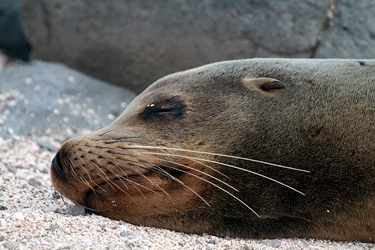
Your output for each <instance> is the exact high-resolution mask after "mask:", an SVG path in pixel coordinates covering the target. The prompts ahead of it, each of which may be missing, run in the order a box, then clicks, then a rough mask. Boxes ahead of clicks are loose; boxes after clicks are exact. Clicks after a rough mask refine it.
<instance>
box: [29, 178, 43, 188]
mask: <svg viewBox="0 0 375 250" xmlns="http://www.w3.org/2000/svg"><path fill="white" fill-rule="evenodd" d="M29 185H30V186H33V187H40V186H42V183H41V182H40V181H38V180H37V179H35V178H30V180H29Z"/></svg>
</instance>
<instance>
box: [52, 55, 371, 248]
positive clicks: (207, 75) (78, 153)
mask: <svg viewBox="0 0 375 250" xmlns="http://www.w3.org/2000/svg"><path fill="white" fill-rule="evenodd" d="M275 82H276V84H275ZM279 82H281V83H280V84H283V83H284V84H285V87H283V85H278V83H279ZM175 100H177V102H176V101H175ZM150 104H156V105H155V106H156V107H157V108H159V109H161V108H162V110H163V111H162V112H160V110H156V111H155V112H154V110H155V106H152V105H151V106H149V107H147V105H150ZM179 105H181V107H180V106H179ZM168 108H170V109H168ZM374 117H375V61H371V60H365V61H362V62H361V63H360V62H358V61H355V60H299V59H293V60H291V59H253V60H239V61H229V62H222V63H215V64H211V65H207V66H203V67H200V68H196V69H192V70H188V71H184V72H180V73H176V74H172V75H169V76H167V77H165V78H163V79H161V80H159V81H157V82H155V83H154V84H153V85H151V86H150V87H149V88H148V89H146V90H145V91H144V92H143V93H142V94H140V95H139V96H138V97H137V98H136V99H135V100H134V101H133V102H132V103H131V104H130V106H129V107H128V108H127V109H126V110H125V111H124V113H123V114H122V115H121V116H120V117H119V118H118V119H117V120H116V121H115V122H113V123H112V124H110V125H109V126H108V127H106V128H103V129H102V130H100V131H97V132H95V133H92V134H89V135H87V136H83V137H79V138H75V139H72V140H69V141H67V142H66V143H64V145H63V146H62V147H61V149H60V151H59V153H58V155H59V157H60V158H61V160H55V161H54V162H55V163H54V164H53V165H55V166H52V168H51V178H52V183H53V185H54V186H55V188H56V189H57V190H58V191H59V192H60V193H61V194H62V195H64V196H66V197H67V198H69V199H71V200H72V201H73V202H76V203H78V204H80V205H82V206H85V207H87V208H89V209H91V210H93V211H94V212H96V213H98V214H102V215H104V216H108V217H109V218H113V219H119V220H124V221H127V222H130V223H134V224H141V225H147V226H155V227H162V228H168V229H172V230H178V231H184V232H193V233H210V234H216V235H224V236H227V235H229V236H239V237H250V238H275V237H314V238H326V239H334V240H359V241H374V239H375V216H374V214H375V202H374V201H375V192H374V187H375V133H374V132H375V118H374ZM134 145H145V146H163V147H170V148H182V149H187V150H196V151H204V152H213V153H220V154H226V155H235V156H240V157H246V158H251V159H255V160H262V161H266V162H271V163H275V164H281V165H284V166H288V167H293V168H299V169H304V170H307V171H310V172H301V171H294V170H290V169H283V168H278V167H275V166H269V165H265V164H260V163H254V162H249V161H245V160H240V159H234V158H228V157H223V156H214V155H202V154H196V153H192V152H183V151H173V150H166V149H140V148H134V147H133V146H134ZM150 152H151V153H165V154H167V155H164V156H161V155H155V154H154V155H150V154H148V153H150ZM171 154H179V155H183V156H184V157H175V156H172V155H171ZM185 156H188V157H196V158H204V159H207V160H212V161H219V162H222V163H224V164H230V165H235V166H238V167H241V168H244V169H248V170H250V171H254V172H256V173H259V174H263V175H266V176H268V177H270V178H273V179H275V180H277V181H280V182H283V183H285V184H287V185H289V186H291V187H293V188H295V189H298V190H299V191H301V192H303V193H304V194H305V195H302V194H300V193H298V192H296V191H293V190H291V189H290V188H287V187H285V186H283V185H280V184H279V183H275V182H273V181H271V180H269V179H265V178H262V177H261V176H259V175H255V174H251V173H249V172H244V171H241V170H239V169H233V168H230V167H228V166H224V165H220V164H214V163H212V162H208V161H205V162H202V161H201V160H197V159H195V160H194V159H191V158H190V159H188V158H186V157H185ZM58 161H59V163H56V162H58ZM202 163H204V164H206V165H209V167H211V168H209V167H207V166H204V165H203V164H202ZM183 164H184V165H187V166H188V167H190V168H187V167H184V166H183ZM158 167H159V168H160V169H162V170H160V169H158ZM56 169H60V173H59V172H58V171H57V170H56ZM193 169H197V170H198V171H195V170H193ZM179 170H184V171H185V172H182V171H179ZM163 171H166V172H167V174H166V172H163ZM217 171H220V172H221V173H222V174H224V175H226V176H227V177H228V178H227V177H225V176H223V175H222V174H220V173H218V172H217ZM187 172H188V173H192V174H194V175H195V176H193V175H191V174H188V173H187ZM162 173H163V174H162ZM204 173H208V174H210V175H211V176H213V177H215V178H217V179H213V178H212V177H210V176H207V175H205V174H204ZM168 174H169V175H170V176H169V175H168ZM124 176H125V177H124ZM172 176H173V177H172ZM174 178H176V179H174ZM203 179H205V180H209V181H211V183H208V182H206V181H204V180H203ZM218 179H220V180H222V181H224V182H226V183H227V184H229V185H231V186H233V187H235V188H237V189H238V192H237V191H234V190H233V189H231V188H229V187H228V186H226V185H225V184H223V183H222V182H219V181H218ZM135 183H137V184H135ZM182 183H183V184H182ZM212 183H214V184H216V185H218V186H220V187H222V188H225V189H226V190H228V191H230V192H231V193H232V194H233V195H235V196H236V197H237V198H238V199H240V200H242V201H243V202H244V203H246V204H247V205H248V206H250V207H251V209H253V210H254V212H256V213H257V214H259V216H260V217H257V216H256V214H255V213H254V212H252V211H251V210H250V209H249V208H247V207H246V206H245V205H244V204H242V203H241V202H239V201H238V200H236V199H235V198H233V197H232V196H230V195H228V194H227V193H225V192H223V191H222V190H220V189H219V188H217V187H215V186H214V185H212ZM138 184H140V185H138ZM167 194H168V195H167ZM197 194H199V195H200V196H201V197H202V198H203V199H202V198H199V196H198V195H197ZM205 202H207V203H208V204H209V206H208V205H207V204H206V203H205Z"/></svg>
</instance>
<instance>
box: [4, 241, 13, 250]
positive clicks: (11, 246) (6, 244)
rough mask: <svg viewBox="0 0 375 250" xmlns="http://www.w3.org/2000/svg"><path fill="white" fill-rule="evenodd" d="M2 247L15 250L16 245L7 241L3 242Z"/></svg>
mask: <svg viewBox="0 0 375 250" xmlns="http://www.w3.org/2000/svg"><path fill="white" fill-rule="evenodd" d="M3 246H4V247H5V248H6V249H9V250H13V249H16V245H14V244H13V243H12V242H9V241H6V242H4V244H3Z"/></svg>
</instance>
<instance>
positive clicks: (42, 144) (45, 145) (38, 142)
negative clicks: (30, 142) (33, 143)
mask: <svg viewBox="0 0 375 250" xmlns="http://www.w3.org/2000/svg"><path fill="white" fill-rule="evenodd" d="M37 144H38V145H39V146H40V147H42V148H46V149H49V150H51V151H56V150H57V148H56V147H55V146H53V145H52V144H51V143H48V142H45V141H37Z"/></svg>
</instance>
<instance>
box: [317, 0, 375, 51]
mask: <svg viewBox="0 0 375 250" xmlns="http://www.w3.org/2000/svg"><path fill="white" fill-rule="evenodd" d="M374 13H375V1H371V0H361V1H352V0H336V1H335V7H334V11H333V17H332V20H331V21H330V23H329V26H328V27H327V29H326V30H325V32H324V34H323V37H322V41H321V43H320V45H319V48H318V49H317V52H316V57H321V58H329V57H338V58H375V25H374V24H375V15H374Z"/></svg>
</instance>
